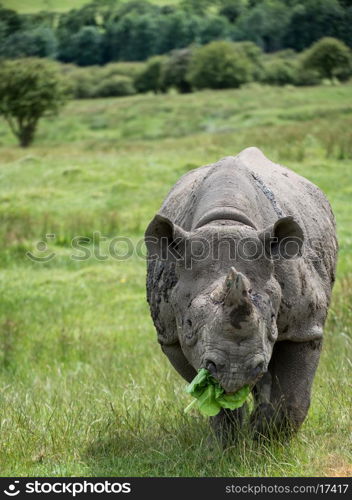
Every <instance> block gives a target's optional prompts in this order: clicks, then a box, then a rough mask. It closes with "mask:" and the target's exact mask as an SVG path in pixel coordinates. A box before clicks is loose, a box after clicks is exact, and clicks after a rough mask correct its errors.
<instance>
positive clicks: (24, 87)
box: [0, 58, 66, 147]
mask: <svg viewBox="0 0 352 500" xmlns="http://www.w3.org/2000/svg"><path fill="white" fill-rule="evenodd" d="M0 75H1V77H0V115H2V116H3V117H4V118H5V120H6V121H7V123H8V124H9V126H10V128H11V130H12V132H13V133H14V135H15V136H16V137H17V138H18V140H19V143H20V145H21V146H22V147H27V146H29V145H30V144H31V142H32V141H33V139H34V135H35V132H36V129H37V125H38V121H39V119H40V118H41V117H42V116H47V115H52V114H55V113H57V112H58V110H59V109H60V107H61V106H62V105H63V103H64V101H65V97H66V87H65V85H64V84H63V81H62V79H61V78H60V77H59V74H58V72H57V70H56V68H55V66H54V65H53V63H50V62H48V61H44V60H41V59H35V58H29V59H17V60H15V61H3V62H2V63H1V65H0Z"/></svg>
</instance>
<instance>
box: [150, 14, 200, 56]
mask: <svg viewBox="0 0 352 500" xmlns="http://www.w3.org/2000/svg"><path fill="white" fill-rule="evenodd" d="M203 22H204V19H202V18H201V17H200V16H198V15H196V14H193V13H192V12H185V11H180V10H177V11H174V12H171V13H170V14H168V15H165V16H162V17H160V18H159V24H158V30H159V33H158V42H157V52H158V54H164V53H167V52H170V51H171V50H173V49H182V48H185V47H188V46H189V45H191V44H192V43H194V42H199V41H200V33H201V29H202V26H203Z"/></svg>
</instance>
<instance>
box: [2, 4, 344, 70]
mask: <svg viewBox="0 0 352 500" xmlns="http://www.w3.org/2000/svg"><path fill="white" fill-rule="evenodd" d="M351 26H352V4H351V2H350V0H215V1H212V0H184V1H181V2H180V3H175V5H166V6H160V5H155V4H154V3H153V4H152V3H150V2H149V1H148V0H131V1H125V0H124V1H122V0H121V1H120V0H94V1H92V2H91V3H88V4H86V5H84V6H83V7H81V8H79V9H72V10H70V11H69V12H66V13H62V14H59V15H58V14H56V13H53V12H39V13H37V14H26V15H19V14H17V13H16V12H15V11H13V10H11V9H4V8H1V7H0V47H1V49H0V57H1V56H2V57H9V58H13V57H22V56H40V57H43V56H45V57H57V59H58V60H60V61H62V62H74V63H75V64H78V65H82V66H86V65H96V64H106V63H109V62H111V61H145V60H147V59H148V58H150V57H153V56H155V55H161V54H168V53H169V52H171V51H173V50H175V49H184V48H186V47H189V46H190V45H206V44H208V43H210V42H211V41H214V40H232V41H236V42H242V41H251V42H252V43H254V44H256V45H257V46H258V47H260V48H261V49H262V50H264V51H265V52H267V53H271V52H276V51H280V50H283V49H285V48H292V49H294V50H296V51H303V50H305V49H306V48H308V47H309V46H310V45H311V44H312V43H314V42H315V41H317V40H319V39H320V38H322V37H324V36H332V37H335V38H338V39H340V40H342V41H344V42H345V43H346V44H347V45H348V46H350V47H352V29H351ZM45 30H46V31H45ZM56 45H58V48H57V49H56ZM275 64H276V63H275ZM282 66H283V65H282V64H281V69H283V67H282ZM278 69H279V68H278V65H277V68H276V70H278ZM260 72H261V69H260V68H259V70H258V71H255V72H254V78H255V79H258V78H259V76H260Z"/></svg>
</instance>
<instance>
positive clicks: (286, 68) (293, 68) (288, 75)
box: [262, 58, 297, 85]
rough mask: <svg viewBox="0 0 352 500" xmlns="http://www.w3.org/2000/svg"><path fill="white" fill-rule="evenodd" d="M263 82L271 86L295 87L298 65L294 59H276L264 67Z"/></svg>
mask: <svg viewBox="0 0 352 500" xmlns="http://www.w3.org/2000/svg"><path fill="white" fill-rule="evenodd" d="M262 81H263V82H264V83H268V84H269V85H287V84H291V85H295V84H296V81H297V63H296V61H294V60H292V59H281V58H275V59H272V60H269V61H268V62H267V63H266V64H265V65H264V72H263V76H262Z"/></svg>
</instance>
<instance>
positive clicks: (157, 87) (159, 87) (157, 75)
mask: <svg viewBox="0 0 352 500" xmlns="http://www.w3.org/2000/svg"><path fill="white" fill-rule="evenodd" d="M165 61H166V57H165V56H155V57H152V58H150V59H149V61H148V62H147V64H146V66H145V69H144V70H143V71H141V73H139V74H138V75H137V77H136V78H135V81H134V84H135V88H136V90H137V91H138V92H149V91H153V92H155V94H157V93H159V92H164V91H165V90H166V88H165V85H164V84H163V79H162V73H163V65H164V64H165Z"/></svg>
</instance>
